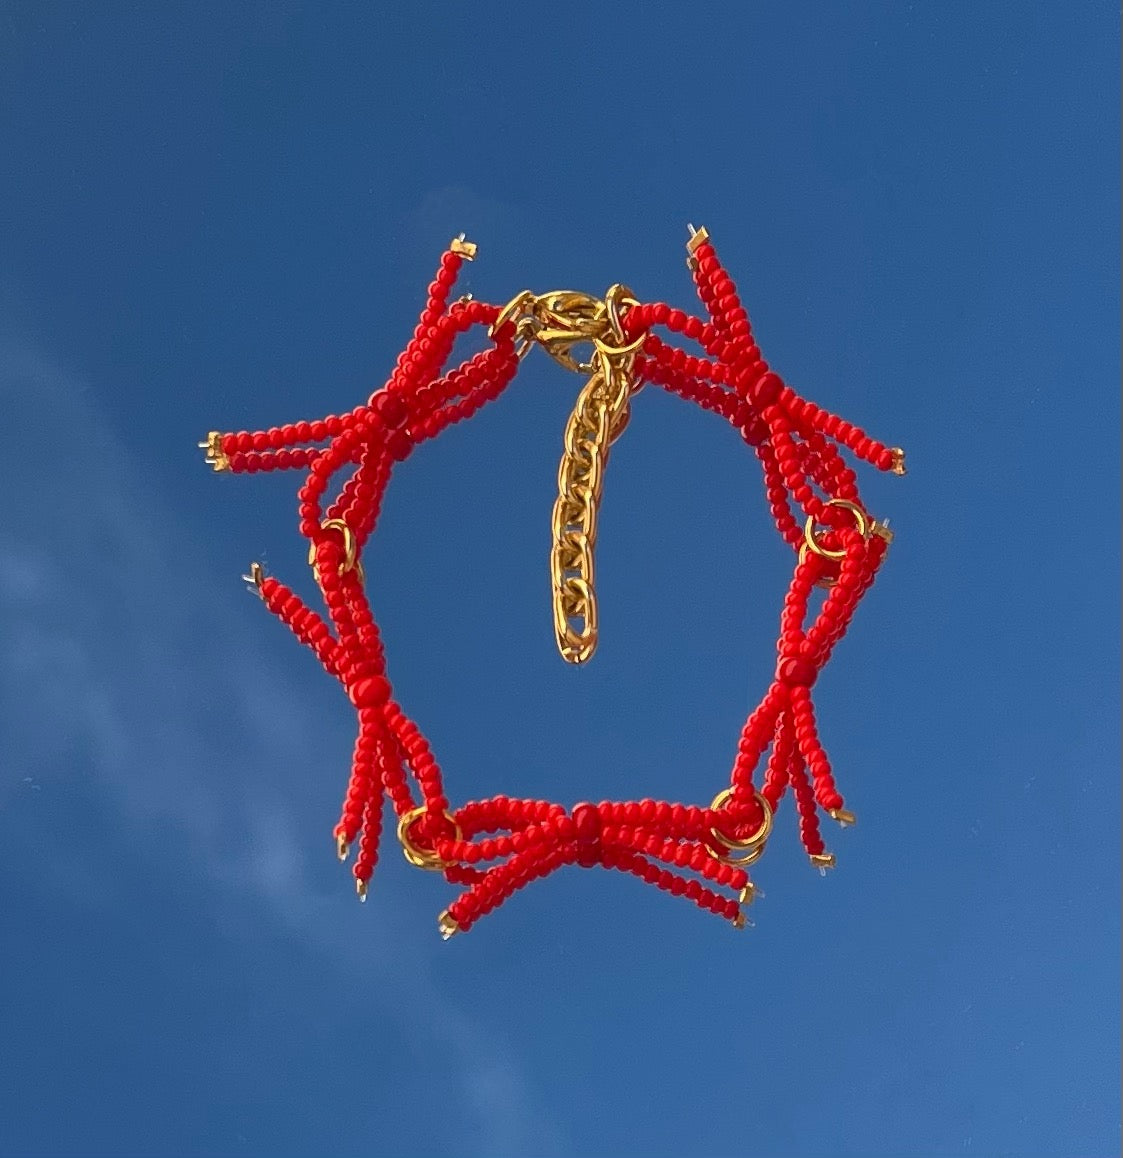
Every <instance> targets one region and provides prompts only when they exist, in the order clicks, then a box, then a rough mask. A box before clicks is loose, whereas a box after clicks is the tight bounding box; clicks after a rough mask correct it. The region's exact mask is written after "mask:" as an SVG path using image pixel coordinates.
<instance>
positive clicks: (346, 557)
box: [308, 519, 366, 583]
mask: <svg viewBox="0 0 1123 1158" xmlns="http://www.w3.org/2000/svg"><path fill="white" fill-rule="evenodd" d="M320 526H321V527H322V528H323V529H324V530H325V531H331V530H336V531H341V532H342V533H343V561H342V562H341V563H340V564H339V574H340V575H343V574H345V573H346V572H348V571H350V570H352V569H354V571H355V574H356V575H358V577H359V582H360V583H365V582H366V574H365V572H364V571H363V565H362V563H360V562H359V561H358V556H359V551H358V545H357V544H356V542H355V532H354V531H352V530H351V527H350V526H349V525H348V524H347V523H346V522H345V521H344V520H343V519H324V521H323V522H322V523H321V524H320ZM308 565H309V566H310V567H311V568H312V575H313V576H314V578H315V580H316V582H317V583H319V581H320V568H319V566H318V565H317V563H316V544H315V543H311V544H309V546H308Z"/></svg>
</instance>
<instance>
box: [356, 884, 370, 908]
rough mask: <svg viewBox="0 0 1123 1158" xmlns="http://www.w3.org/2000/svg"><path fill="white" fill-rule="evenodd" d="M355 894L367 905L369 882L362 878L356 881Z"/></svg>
mask: <svg viewBox="0 0 1123 1158" xmlns="http://www.w3.org/2000/svg"><path fill="white" fill-rule="evenodd" d="M355 894H356V896H357V897H358V898H359V900H360V901H362V902H363V904H364V905H365V904H366V900H367V883H366V881H360V880H356V881H355Z"/></svg>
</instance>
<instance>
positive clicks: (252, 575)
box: [242, 563, 265, 599]
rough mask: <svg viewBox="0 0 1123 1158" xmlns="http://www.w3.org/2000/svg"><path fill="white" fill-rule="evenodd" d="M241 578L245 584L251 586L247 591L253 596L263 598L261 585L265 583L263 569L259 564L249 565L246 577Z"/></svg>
mask: <svg viewBox="0 0 1123 1158" xmlns="http://www.w3.org/2000/svg"><path fill="white" fill-rule="evenodd" d="M242 578H243V579H244V580H245V582H246V583H249V584H251V586H250V588H249V590H250V591H252V592H253V593H254V594H255V595H258V596H260V597H261V598H262V599H264V598H265V596H264V595H262V594H261V585H262V583H264V582H265V568H264V567H263V566H262V565H261V564H260V563H251V564H250V570H249V574H248V575H243V576H242Z"/></svg>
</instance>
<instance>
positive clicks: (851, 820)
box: [827, 808, 858, 828]
mask: <svg viewBox="0 0 1123 1158" xmlns="http://www.w3.org/2000/svg"><path fill="white" fill-rule="evenodd" d="M827 815H828V816H829V817H830V818H831V820H836V821H838V823H839V824H841V825H842V827H843V828H847V827H848V826H849V825H851V824H857V823H858V818H857V817H856V816H855V815H854V813H852V812H850V811H848V810H847V809H845V808H832V809H830V811H829V812H828V813H827Z"/></svg>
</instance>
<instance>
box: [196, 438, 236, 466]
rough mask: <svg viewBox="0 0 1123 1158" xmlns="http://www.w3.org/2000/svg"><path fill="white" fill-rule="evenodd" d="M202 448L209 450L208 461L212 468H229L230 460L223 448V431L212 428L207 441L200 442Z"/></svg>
mask: <svg viewBox="0 0 1123 1158" xmlns="http://www.w3.org/2000/svg"><path fill="white" fill-rule="evenodd" d="M198 446H199V449H200V450H205V451H206V452H207V462H208V463H209V464H210V466H211V468H212V470H216V471H220V470H229V469H230V460H229V459H228V458H227V457H226V454H225V452H224V451H223V449H222V431H221V430H212V431H210V432H209V433H208V434H207V439H206V441H205V442H200V443H199V444H198Z"/></svg>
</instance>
